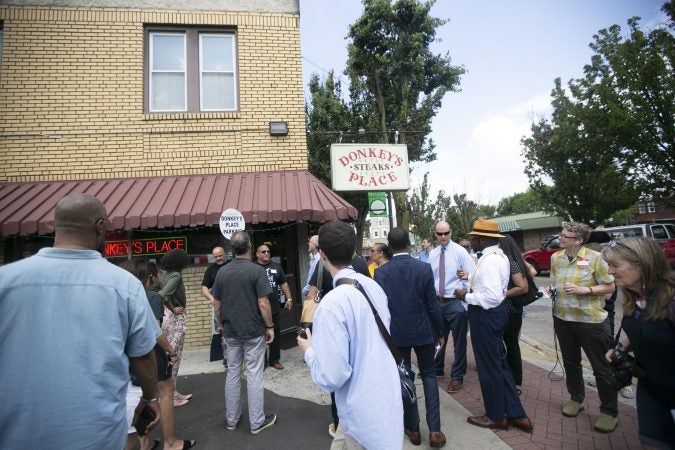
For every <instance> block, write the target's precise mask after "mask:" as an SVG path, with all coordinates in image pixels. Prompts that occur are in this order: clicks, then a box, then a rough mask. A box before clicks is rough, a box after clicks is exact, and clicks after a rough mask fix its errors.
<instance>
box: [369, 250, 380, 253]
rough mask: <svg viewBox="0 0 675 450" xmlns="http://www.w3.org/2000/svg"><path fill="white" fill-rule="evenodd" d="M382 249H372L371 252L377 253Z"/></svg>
mask: <svg viewBox="0 0 675 450" xmlns="http://www.w3.org/2000/svg"><path fill="white" fill-rule="evenodd" d="M381 251H382V250H371V251H370V253H377V252H381Z"/></svg>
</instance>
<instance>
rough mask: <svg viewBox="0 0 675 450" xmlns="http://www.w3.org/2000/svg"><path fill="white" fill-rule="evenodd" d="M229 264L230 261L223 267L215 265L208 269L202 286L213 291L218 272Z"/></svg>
mask: <svg viewBox="0 0 675 450" xmlns="http://www.w3.org/2000/svg"><path fill="white" fill-rule="evenodd" d="M228 262H230V261H225V262H224V263H223V264H221V265H218V264H215V263H213V264H211V265H210V266H209V267H207V268H206V272H204V278H202V286H206V287H207V288H209V289H211V288H212V287H213V283H214V282H215V281H216V275H217V274H218V271H219V270H220V269H222V268H223V267H225V264H227V263H228Z"/></svg>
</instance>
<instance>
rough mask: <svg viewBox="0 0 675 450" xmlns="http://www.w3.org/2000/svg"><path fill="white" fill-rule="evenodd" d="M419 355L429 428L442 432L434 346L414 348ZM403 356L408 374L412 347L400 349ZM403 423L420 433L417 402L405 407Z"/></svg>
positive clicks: (431, 430)
mask: <svg viewBox="0 0 675 450" xmlns="http://www.w3.org/2000/svg"><path fill="white" fill-rule="evenodd" d="M412 348H413V349H414V350H415V355H417V364H418V365H419V368H420V374H421V375H422V386H423V388H424V406H425V407H426V410H427V417H426V419H427V426H428V427H429V431H430V432H434V431H441V415H440V406H439V401H440V400H439V396H438V382H437V381H436V376H435V374H434V350H435V346H434V344H427V345H418V346H415V347H412ZM398 349H399V351H400V352H401V355H402V356H403V364H404V365H405V367H406V369H407V370H408V373H410V372H411V368H410V349H411V347H399V348H398ZM403 423H404V426H405V428H406V429H407V430H409V431H419V429H420V412H419V408H418V407H417V402H415V404H413V405H403Z"/></svg>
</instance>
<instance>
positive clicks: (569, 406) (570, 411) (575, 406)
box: [562, 400, 584, 417]
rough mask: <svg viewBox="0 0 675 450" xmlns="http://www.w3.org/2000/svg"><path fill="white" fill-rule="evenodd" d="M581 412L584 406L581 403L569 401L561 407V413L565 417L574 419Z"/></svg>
mask: <svg viewBox="0 0 675 450" xmlns="http://www.w3.org/2000/svg"><path fill="white" fill-rule="evenodd" d="M583 410H584V406H583V405H582V404H581V403H578V402H575V401H574V400H570V401H569V402H567V403H565V406H563V409H562V413H563V415H564V416H567V417H576V416H578V415H579V413H580V412H581V411H583Z"/></svg>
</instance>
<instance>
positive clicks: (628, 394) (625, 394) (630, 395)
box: [620, 386, 635, 399]
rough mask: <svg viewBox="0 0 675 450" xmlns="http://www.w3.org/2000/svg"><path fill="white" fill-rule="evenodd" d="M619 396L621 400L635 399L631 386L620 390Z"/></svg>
mask: <svg viewBox="0 0 675 450" xmlns="http://www.w3.org/2000/svg"><path fill="white" fill-rule="evenodd" d="M620 394H621V396H622V397H623V398H628V399H630V398H635V392H634V391H633V386H626V387H625V388H623V389H621V391H620Z"/></svg>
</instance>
